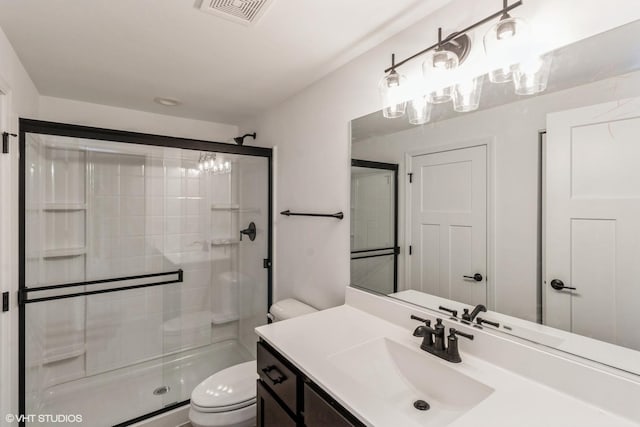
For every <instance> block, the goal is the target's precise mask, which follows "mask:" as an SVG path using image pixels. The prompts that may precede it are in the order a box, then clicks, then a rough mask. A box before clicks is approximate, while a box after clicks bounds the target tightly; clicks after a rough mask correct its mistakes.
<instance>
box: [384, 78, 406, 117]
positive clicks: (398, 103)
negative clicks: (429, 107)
mask: <svg viewBox="0 0 640 427" xmlns="http://www.w3.org/2000/svg"><path fill="white" fill-rule="evenodd" d="M406 84H407V78H406V77H405V76H403V75H402V74H398V73H397V72H396V71H395V70H391V72H390V73H389V74H387V75H386V76H384V77H383V78H382V79H381V80H380V83H378V91H379V92H380V99H381V101H382V114H383V115H384V116H385V117H386V118H388V119H394V118H396V117H402V116H404V112H405V109H406V107H407V102H406V101H405V100H404V97H403V96H402V92H403V90H404V86H406Z"/></svg>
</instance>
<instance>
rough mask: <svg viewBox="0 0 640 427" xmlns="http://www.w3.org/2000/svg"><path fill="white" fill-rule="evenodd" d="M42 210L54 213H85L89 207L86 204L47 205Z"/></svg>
mask: <svg viewBox="0 0 640 427" xmlns="http://www.w3.org/2000/svg"><path fill="white" fill-rule="evenodd" d="M42 210H44V211H53V212H55V211H61V212H71V211H85V210H87V205H86V204H85V203H45V204H44V205H43V207H42Z"/></svg>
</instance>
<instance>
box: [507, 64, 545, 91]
mask: <svg viewBox="0 0 640 427" xmlns="http://www.w3.org/2000/svg"><path fill="white" fill-rule="evenodd" d="M550 71H551V55H545V56H535V57H533V58H531V59H527V60H525V61H522V62H521V63H520V64H518V66H517V67H516V68H515V70H514V71H513V84H514V86H515V90H516V93H517V94H518V95H535V94H536V93H540V92H543V91H544V90H545V89H546V88H547V83H548V82H549V73H550Z"/></svg>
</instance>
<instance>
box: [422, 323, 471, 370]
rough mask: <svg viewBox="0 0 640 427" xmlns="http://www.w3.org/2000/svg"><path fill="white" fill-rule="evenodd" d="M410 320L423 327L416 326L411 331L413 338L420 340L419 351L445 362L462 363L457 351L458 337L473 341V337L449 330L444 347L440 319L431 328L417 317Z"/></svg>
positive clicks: (443, 335) (453, 329)
mask: <svg viewBox="0 0 640 427" xmlns="http://www.w3.org/2000/svg"><path fill="white" fill-rule="evenodd" d="M411 318H412V319H414V320H419V321H421V322H424V325H420V326H418V327H417V328H416V329H415V330H414V331H413V336H414V337H421V338H422V344H420V348H421V349H423V350H424V351H426V352H427V353H431V354H433V355H434V356H438V357H439V358H441V359H444V360H446V361H447V362H451V363H460V362H462V359H461V358H460V352H459V351H458V337H459V336H460V337H465V338H467V339H470V340H473V335H471V334H466V333H464V332H460V331H458V330H457V329H455V328H449V336H448V337H447V345H446V346H445V326H444V325H443V324H442V319H436V324H435V325H434V327H433V328H432V327H431V321H430V320H427V319H422V318H420V317H417V316H411Z"/></svg>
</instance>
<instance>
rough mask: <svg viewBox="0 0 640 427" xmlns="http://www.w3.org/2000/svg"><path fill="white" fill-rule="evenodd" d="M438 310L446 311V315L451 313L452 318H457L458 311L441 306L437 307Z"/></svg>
mask: <svg viewBox="0 0 640 427" xmlns="http://www.w3.org/2000/svg"><path fill="white" fill-rule="evenodd" d="M438 310H442V311H446V312H448V313H451V315H452V316H453V317H458V310H452V309H450V308H447V307H444V306H442V305H441V306H440V307H438Z"/></svg>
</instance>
